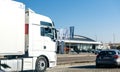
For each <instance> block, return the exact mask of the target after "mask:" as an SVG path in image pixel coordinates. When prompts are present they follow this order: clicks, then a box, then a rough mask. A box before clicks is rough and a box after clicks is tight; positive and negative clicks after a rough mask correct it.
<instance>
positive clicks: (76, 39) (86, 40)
mask: <svg viewBox="0 0 120 72" xmlns="http://www.w3.org/2000/svg"><path fill="white" fill-rule="evenodd" d="M62 41H64V42H66V43H82V44H101V42H96V41H95V40H93V39H91V38H88V37H85V36H80V35H74V38H73V39H64V40H62Z"/></svg>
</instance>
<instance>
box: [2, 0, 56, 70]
mask: <svg viewBox="0 0 120 72" xmlns="http://www.w3.org/2000/svg"><path fill="white" fill-rule="evenodd" d="M0 19H1V20H0V56H1V57H0V69H1V70H4V71H28V70H34V71H36V72H44V71H45V70H46V68H48V67H54V66H56V61H57V56H56V47H57V46H56V38H57V33H56V29H55V26H54V22H53V21H52V20H51V19H50V18H49V17H47V16H44V15H41V14H38V13H36V12H34V11H33V10H31V9H30V8H27V9H26V8H25V4H23V3H21V2H17V1H13V0H0Z"/></svg>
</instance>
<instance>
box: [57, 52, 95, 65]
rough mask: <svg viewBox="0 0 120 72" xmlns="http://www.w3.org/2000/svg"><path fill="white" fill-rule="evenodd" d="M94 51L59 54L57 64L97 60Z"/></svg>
mask: <svg viewBox="0 0 120 72" xmlns="http://www.w3.org/2000/svg"><path fill="white" fill-rule="evenodd" d="M95 58H96V55H95V54H93V53H79V54H57V65H63V64H73V63H87V62H95Z"/></svg>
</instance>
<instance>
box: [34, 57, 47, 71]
mask: <svg viewBox="0 0 120 72" xmlns="http://www.w3.org/2000/svg"><path fill="white" fill-rule="evenodd" d="M46 68H47V60H46V59H45V58H44V57H39V58H37V60H36V67H35V71H36V72H44V71H45V70H46Z"/></svg>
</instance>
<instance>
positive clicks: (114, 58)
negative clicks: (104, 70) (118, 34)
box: [96, 49, 120, 67]
mask: <svg viewBox="0 0 120 72" xmlns="http://www.w3.org/2000/svg"><path fill="white" fill-rule="evenodd" d="M119 65H120V51H119V50H115V49H109V50H103V51H101V52H100V53H99V54H98V55H97V57H96V67H101V66H119Z"/></svg>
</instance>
